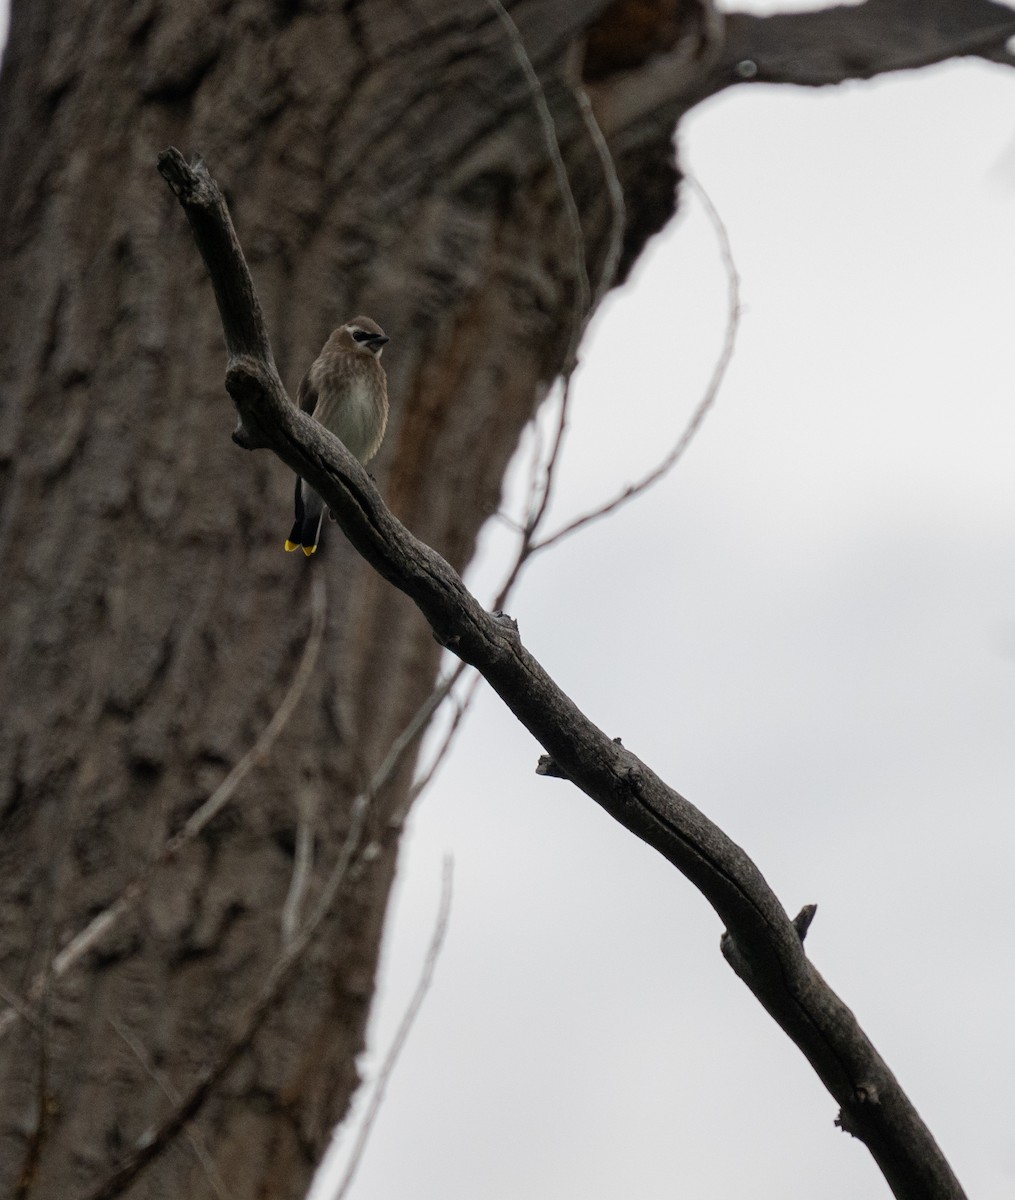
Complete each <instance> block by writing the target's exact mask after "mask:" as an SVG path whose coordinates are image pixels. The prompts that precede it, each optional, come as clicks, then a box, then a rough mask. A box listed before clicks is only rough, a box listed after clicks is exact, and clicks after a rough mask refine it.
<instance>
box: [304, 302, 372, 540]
mask: <svg viewBox="0 0 1015 1200" xmlns="http://www.w3.org/2000/svg"><path fill="white" fill-rule="evenodd" d="M389 340H390V339H389V338H387V337H386V336H385V334H384V330H383V329H382V328H381V327H380V325H378V324H377V322H376V321H371V320H370V318H369V317H354V318H353V319H352V320H351V321H348V322H346V324H345V325H342V326H340V327H339V328H338V329H336V330H335V332H334V333H333V334H332V335H331V337H329V338H328V340H327V341H326V342H325V343H324V349H323V350H322V351H321V353H320V354H319V355H318V356H317V358H315V359H314V361H313V364H312V365H311V367H310V370H309V371H308V372H307V373H306V375H305V376H304V377H303V382H302V383H301V384H300V387H299V391H298V392H297V393H296V402H297V403H298V404H299V406H300V408H302V409H303V411H304V412H306V413H309V414H310V415H311V416H312V417H314V419H315V420H317V421H320V423H321V424H322V425H323V426H324V428H325V429H328V430H330V431H331V432H332V433H333V434H334V435H335V436H336V437H337V438H338V439H339V440H340V441H341V442H343V443H344V444H345V448H346V449H347V450H348V451H349V453H350V454H352V455H353V456H354V457H355V458H358V459H359V461H360V462H361V463H365V462H369V460H370V459H371V458H373V456H374V455H375V454H376V453H377V450H378V448H379V447H380V444H381V440H382V439H383V437H384V429H385V427H386V425H387V423H388V381H387V378H386V377H385V374H384V368H383V367H382V366H381V363H380V358H381V351H382V350H383V349H384V347H385V346H386V345H387V344H388V341H389ZM323 518H324V501H323V500H322V499H321V497H320V496H318V494H317V493H316V492H315V491H314V489H313V488H312V487H310V485H309V484H308V483H305V482H304V480H302V479H300V478H299V476H297V477H296V520H295V522H294V523H293V527H292V532H291V533H290V534H289V536H288V537H287V538H286V541H285V548H286V550H302V551H303V553H304V554H306V555H308V556H309V555H311V554H313V553H314V551H315V550H316V549H317V543H318V540H319V539H320V536H321V521H322V520H323Z"/></svg>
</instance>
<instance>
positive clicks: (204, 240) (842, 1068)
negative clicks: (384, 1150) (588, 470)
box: [101, 150, 964, 1200]
mask: <svg viewBox="0 0 1015 1200" xmlns="http://www.w3.org/2000/svg"><path fill="white" fill-rule="evenodd" d="M159 167H160V170H161V172H162V173H163V175H164V176H165V177H166V179H167V180H168V181H169V182H170V184H171V186H172V187H173V190H174V191H175V192H176V194H177V197H178V198H179V200H180V203H181V204H182V205H183V207H184V209H185V211H186V212H187V214H188V217H189V219H190V221H191V226H192V228H194V229H195V230H200V236H199V237H198V239H197V240H198V246H199V249H200V250H201V252H202V254H203V255H204V257H205V262H206V263H207V265H208V267H209V270H210V271H211V273H212V276H213V278H214V277H215V275H216V274H217V273H218V272H220V271H222V272H224V273H225V275H226V277H227V278H233V279H236V278H241V279H246V280H247V282H248V284H249V274H248V272H247V269H246V264H245V263H244V262H243V259H242V255H241V254H240V251H239V246H238V243H237V239H236V235H235V233H234V231H233V228H232V223H231V220H230V218H229V214H228V210H227V208H226V205H225V201H224V199H223V197H222V195H221V192H220V191H219V190H218V188H217V187H216V185H215V183H214V182H213V180H212V179H211V176H210V175H209V174H208V172H207V170H206V169H205V168H204V167H203V166H202V165H201V164H197V165H196V166H188V165H187V163H186V161H185V159H184V158H183V156H182V155H181V154H180V153H179V151H177V150H167V151H165V152H163V154H161V155H160V157H159ZM216 293H217V295H219V297H220V303H221V302H222V301H221V297H222V296H223V295H233V294H235V295H237V296H238V297H239V299H238V302H239V303H247V295H248V293H247V289H245V288H239V289H236V290H234V291H230V290H228V289H226V288H224V287H220V286H218V285H217V289H216ZM257 317H258V313H257V310H256V309H253V308H250V309H249V311H247V312H245V313H244V314H243V315H242V316H232V315H227V317H226V320H225V321H224V327H225V330H226V340H227V345H228V347H229V351H230V361H229V365H228V368H227V371H226V387H227V388H228V390H229V392H230V395H231V396H232V398H233V400H234V402H235V404H236V406H237V409H238V411H239V414H240V422H241V427H242V431H243V435H244V436H243V437H242V444H244V445H248V446H251V445H252V446H264V447H269V448H270V449H272V450H273V451H274V452H275V454H276V455H277V456H278V457H279V458H280V459H281V460H282V461H283V462H285V463H286V465H287V466H289V467H291V468H292V469H293V470H295V471H296V472H297V473H298V474H300V475H301V476H303V478H305V479H306V480H307V482H308V483H309V484H310V485H311V486H312V487H313V488H314V489H315V490H316V491H317V492H318V493H319V494H320V495H321V496H322V497H323V498H324V500H325V502H326V503H327V504H328V505H329V506H330V508H331V509H332V511H333V512H334V513H335V515H336V518H337V520H338V523H339V525H340V526H341V528H342V529H343V531H344V532H345V534H346V536H347V537H348V538H349V540H350V542H351V543H352V545H353V546H354V548H355V549H356V550H358V551H359V553H360V554H361V555H362V556H363V557H364V558H366V559H367V561H368V562H370V563H371V564H372V565H373V566H374V568H375V569H376V570H377V571H378V572H379V573H380V574H381V575H383V576H384V578H385V579H387V580H389V582H391V583H393V584H394V585H395V586H396V587H398V588H399V589H400V590H401V591H403V592H404V593H405V594H406V595H407V596H409V597H410V598H411V599H412V600H413V601H414V603H415V604H416V605H417V607H418V608H419V610H420V611H421V613H422V614H423V616H424V617H425V618H426V619H427V621H428V622H429V623H430V626H431V628H432V629H433V631H434V633H435V635H436V636H437V638H438V640H439V641H440V642H441V643H442V644H443V645H445V646H448V647H449V648H451V649H452V650H453V651H454V653H455V654H457V655H458V656H459V657H460V658H461V659H463V660H464V661H466V662H468V663H470V664H472V665H473V666H475V667H476V668H477V669H478V670H479V671H480V672H481V673H482V674H483V676H484V677H485V678H486V680H487V681H488V682H489V683H490V685H491V686H492V687H493V689H494V690H495V691H496V692H497V694H498V695H499V696H500V697H501V699H502V700H503V701H504V702H505V704H506V705H507V706H508V707H509V708H510V710H511V711H512V712H513V713H514V714H515V716H516V717H517V718H518V719H519V721H521V722H522V724H523V725H524V726H525V727H526V728H527V729H528V730H529V731H530V732H531V733H532V735H533V736H534V737H535V738H536V740H537V741H538V742H539V743H540V744H541V745H542V746H543V747H544V749H545V750H546V752H547V753H548V754H549V755H550V756H551V757H552V758H553V760H554V762H555V763H556V764H557V765H558V767H559V768H560V769H561V770H562V771H563V772H564V773H565V775H566V776H567V778H568V779H570V780H571V781H572V782H573V783H574V784H575V785H576V786H577V787H579V788H581V790H582V791H584V792H585V793H586V794H587V795H588V796H589V797H591V798H592V799H593V800H595V801H596V803H598V804H599V805H601V806H602V807H603V808H604V809H605V811H606V812H608V813H609V814H610V815H611V816H613V817H614V818H615V820H617V821H618V822H619V823H620V824H622V825H623V826H624V827H625V828H626V829H628V830H630V832H632V833H634V834H635V835H636V836H637V837H639V838H641V839H642V840H644V841H645V842H646V843H648V844H649V845H651V846H653V847H654V848H655V849H656V850H658V851H659V852H660V853H661V854H662V855H663V856H664V857H665V858H666V859H667V860H668V861H669V862H671V863H672V864H673V865H674V866H676V867H677V868H678V870H680V871H681V872H682V873H683V874H684V875H685V876H686V877H687V878H688V879H689V880H690V881H691V882H692V883H694V885H695V886H696V887H697V888H698V889H699V890H700V891H701V892H702V894H703V895H704V896H705V897H706V899H707V900H708V901H709V903H710V904H711V905H712V906H713V908H714V909H715V910H716V912H717V913H718V914H719V916H720V918H721V919H722V921H723V922H724V924H725V926H726V932H725V936H724V939H723V951H724V954H725V957H726V958H727V961H729V962H730V963H731V965H732V966H733V967H734V969H735V970H736V972H737V974H738V975H739V976H740V977H741V978H742V979H743V980H744V982H745V983H747V985H748V987H749V988H750V989H751V990H752V991H753V992H754V994H755V995H756V996H757V997H758V999H759V1000H760V1002H761V1003H762V1004H763V1006H764V1007H765V1008H766V1010H767V1011H768V1012H769V1013H770V1014H771V1016H772V1017H773V1018H774V1019H775V1020H776V1021H777V1022H778V1023H779V1025H780V1026H781V1027H782V1028H783V1029H784V1030H785V1031H786V1033H787V1034H788V1035H789V1036H790V1037H791V1038H792V1039H793V1041H794V1042H795V1043H796V1045H797V1046H798V1047H799V1048H800V1050H801V1051H802V1052H803V1054H804V1055H805V1056H806V1058H807V1059H808V1061H809V1062H810V1063H811V1065H812V1066H813V1068H814V1070H815V1071H816V1073H817V1074H818V1076H819V1078H820V1079H821V1080H822V1082H823V1083H824V1085H825V1086H826V1088H827V1089H828V1091H829V1092H830V1093H831V1094H832V1095H833V1096H834V1097H835V1099H836V1100H837V1101H838V1103H839V1105H840V1106H841V1112H840V1122H841V1124H842V1125H843V1127H844V1128H847V1129H849V1131H850V1132H851V1133H853V1134H854V1135H855V1136H856V1137H858V1138H860V1139H861V1140H862V1141H863V1142H864V1143H865V1144H866V1145H867V1147H868V1149H869V1150H870V1152H871V1153H872V1155H873V1156H874V1158H875V1159H876V1161H877V1163H878V1165H879V1167H880V1168H881V1170H882V1172H883V1174H884V1176H885V1178H886V1180H887V1181H888V1183H889V1186H890V1187H891V1188H892V1190H893V1192H894V1193H895V1195H896V1196H897V1197H899V1198H900V1200H960V1198H961V1197H963V1195H964V1193H963V1191H962V1188H961V1186H960V1184H959V1182H958V1180H957V1179H956V1178H955V1175H954V1174H953V1172H952V1170H951V1168H950V1167H949V1165H948V1163H947V1161H946V1159H945V1158H944V1156H943V1154H942V1153H941V1150H940V1149H939V1147H938V1146H937V1144H936V1142H935V1141H934V1138H933V1137H932V1135H931V1133H930V1131H929V1130H928V1129H927V1127H926V1126H925V1125H924V1123H923V1121H922V1120H921V1119H920V1116H919V1114H918V1113H917V1112H916V1109H915V1108H914V1107H913V1105H912V1104H911V1102H910V1101H909V1099H908V1097H907V1096H906V1094H905V1092H904V1091H903V1090H902V1088H901V1087H900V1085H899V1083H898V1081H897V1080H896V1079H895V1077H894V1075H893V1074H892V1073H891V1071H890V1070H889V1068H888V1066H887V1064H886V1063H885V1062H884V1060H883V1059H882V1058H881V1056H880V1055H879V1054H878V1053H877V1051H876V1050H875V1049H874V1047H873V1045H872V1044H871V1042H870V1041H869V1039H868V1038H867V1037H866V1035H865V1034H864V1032H863V1030H862V1029H861V1028H860V1026H859V1024H858V1023H857V1021H856V1018H855V1017H854V1016H853V1014H852V1013H851V1012H850V1010H849V1009H848V1008H847V1007H846V1005H845V1004H844V1003H843V1002H842V1001H841V1000H840V999H839V997H838V996H837V995H836V994H835V992H833V991H832V989H831V988H830V987H829V986H828V985H827V984H826V983H825V981H824V980H823V978H822V977H821V975H820V974H819V973H818V971H817V970H816V969H815V968H814V967H813V966H812V965H811V963H810V962H809V960H808V958H807V956H806V954H805V953H804V948H803V943H802V942H801V938H800V934H799V931H798V929H797V928H796V926H794V924H793V921H792V920H791V919H790V917H789V915H788V914H787V913H786V911H785V909H784V908H783V907H782V905H781V904H780V903H779V900H778V898H777V897H776V896H775V894H774V893H773V892H772V890H771V888H770V887H769V886H768V884H767V883H766V881H765V879H764V877H763V876H762V875H761V872H760V871H759V870H758V868H757V866H755V864H754V863H753V862H752V861H751V859H750V858H749V857H748V856H747V854H745V852H744V851H743V850H742V849H741V848H740V847H739V846H738V845H736V843H735V842H733V841H732V840H731V839H730V838H728V837H727V836H726V835H725V834H724V833H723V832H722V830H721V829H719V828H718V826H716V825H715V824H714V823H713V822H711V821H710V820H709V819H708V818H707V817H706V816H705V815H704V814H703V813H701V812H700V811H699V810H698V809H696V808H695V807H694V806H693V805H692V804H690V803H689V802H688V801H687V800H686V799H684V797H683V796H681V795H680V794H679V793H677V792H676V791H674V790H673V789H672V788H671V787H669V786H668V785H667V784H665V783H664V782H663V781H662V780H661V779H660V778H659V776H658V775H656V774H655V772H654V771H652V769H651V768H650V767H648V766H647V765H646V764H645V763H643V762H642V761H641V760H640V759H639V758H637V756H635V755H634V754H632V753H631V752H630V751H629V750H627V749H626V748H625V747H624V746H622V745H620V744H619V743H616V742H614V741H613V740H611V739H610V738H609V737H608V736H607V735H606V734H605V733H603V731H602V730H600V729H598V728H597V727H596V726H595V725H594V724H593V723H592V722H591V721H590V720H589V719H588V718H587V717H586V716H585V715H584V714H583V713H582V712H581V711H580V710H579V709H578V708H577V706H576V705H575V704H574V703H573V702H572V701H571V700H570V699H569V698H568V697H567V696H566V695H565V694H564V692H563V691H562V690H561V689H560V688H559V687H558V686H557V684H556V683H554V681H553V680H552V679H551V678H550V677H549V675H547V673H546V672H545V671H544V670H543V668H542V667H541V666H540V664H539V663H538V662H537V661H536V660H535V658H533V656H532V655H531V654H529V652H528V651H527V650H526V649H525V647H524V645H523V644H522V642H521V639H520V637H519V635H518V629H517V625H516V624H515V622H514V621H512V620H510V619H509V618H504V617H503V616H494V615H491V614H489V613H487V612H485V611H484V610H483V608H482V607H481V606H480V604H479V603H478V601H477V600H476V599H475V598H474V597H473V596H472V595H471V593H470V592H469V591H468V590H467V589H466V587H465V585H464V584H463V583H462V580H461V578H460V577H459V576H458V575H457V573H456V572H455V571H454V570H452V568H451V567H450V566H449V565H448V563H447V562H445V560H444V559H442V558H441V557H440V556H439V555H438V554H436V553H435V552H434V551H433V550H431V549H430V548H429V547H428V546H426V545H424V544H423V543H422V542H420V541H419V540H418V539H417V538H415V537H413V535H412V534H411V533H409V531H408V530H407V529H406V528H405V527H404V526H403V525H402V524H401V523H400V522H399V521H397V520H396V519H395V518H394V517H393V516H392V514H391V513H390V512H389V510H388V509H387V508H386V507H385V505H384V504H383V502H382V500H381V498H380V495H379V493H378V492H377V489H376V488H375V487H374V485H373V483H372V481H371V480H370V478H369V476H368V475H367V473H366V472H365V471H364V470H363V468H362V467H361V466H360V464H359V463H358V462H357V461H356V460H355V459H354V458H353V457H352V456H351V455H350V454H349V452H348V451H347V450H346V449H345V447H344V446H343V445H342V443H341V442H339V441H338V439H337V438H335V437H334V436H332V435H331V434H330V433H328V432H327V431H326V430H325V429H323V427H322V426H320V425H319V424H318V423H317V422H315V421H313V420H312V419H311V418H309V417H307V416H306V414H304V413H302V412H300V411H298V410H297V409H296V408H295V407H294V406H293V404H292V402H291V401H290V400H289V398H288V396H287V395H286V393H285V390H284V388H283V387H282V385H281V382H280V380H279V378H278V374H277V372H276V371H275V368H274V365H273V363H272V361H271V358H270V356H258V355H257V354H256V353H253V352H252V351H253V350H256V348H257V346H259V345H263V344H266V342H267V335H266V333H265V331H264V329H263V326H261V327H258V322H257ZM300 944H301V939H300V938H298V939H297V941H296V942H295V943H294V950H295V948H296V947H298V946H300ZM290 953H292V951H290ZM282 961H283V962H284V961H285V960H282ZM185 1115H189V1113H188V1114H185ZM110 1194H112V1193H109V1192H102V1193H101V1195H103V1196H107V1195H110Z"/></svg>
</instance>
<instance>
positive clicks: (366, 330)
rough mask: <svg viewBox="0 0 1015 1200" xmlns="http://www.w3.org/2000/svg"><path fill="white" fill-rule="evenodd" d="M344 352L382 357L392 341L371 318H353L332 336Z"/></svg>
mask: <svg viewBox="0 0 1015 1200" xmlns="http://www.w3.org/2000/svg"><path fill="white" fill-rule="evenodd" d="M332 337H333V338H334V340H335V341H336V342H337V343H338V346H339V347H340V348H341V349H342V350H351V351H353V352H355V353H358V354H371V355H373V356H374V357H375V358H380V357H381V351H382V350H383V349H384V347H385V346H386V345H387V344H388V342H389V341H390V340H391V339H390V338H389V337H388V336H387V335H386V334H385V332H384V330H383V329H382V328H381V327H380V325H378V324H377V322H376V321H371V320H370V318H369V317H353V319H352V320H351V321H347V322H346V323H345V324H344V325H342V326H340V327H339V328H338V329H336V330H335V332H334V333H333V334H332Z"/></svg>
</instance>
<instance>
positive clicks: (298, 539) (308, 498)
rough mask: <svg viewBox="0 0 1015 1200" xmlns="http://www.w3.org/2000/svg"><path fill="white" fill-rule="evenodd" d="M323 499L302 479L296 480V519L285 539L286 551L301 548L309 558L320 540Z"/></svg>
mask: <svg viewBox="0 0 1015 1200" xmlns="http://www.w3.org/2000/svg"><path fill="white" fill-rule="evenodd" d="M323 520H324V501H323V500H322V499H321V497H320V496H318V494H317V493H316V492H315V491H313V490H312V489H311V488H309V487H307V486H306V485H305V484H304V483H303V480H302V479H299V478H297V480H296V520H295V521H294V522H293V527H292V529H291V530H290V531H289V536H288V537H287V538H286V540H285V548H286V550H287V551H293V550H302V551H303V553H304V554H305V555H306V556H307V557H308V558H309V557H310V555H311V554H313V553H314V552H315V551H316V550H317V543H318V542H319V541H320V540H321V522H322V521H323Z"/></svg>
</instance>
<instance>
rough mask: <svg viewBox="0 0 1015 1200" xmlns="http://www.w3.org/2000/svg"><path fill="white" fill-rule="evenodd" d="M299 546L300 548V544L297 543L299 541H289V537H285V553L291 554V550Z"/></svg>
mask: <svg viewBox="0 0 1015 1200" xmlns="http://www.w3.org/2000/svg"><path fill="white" fill-rule="evenodd" d="M299 548H300V544H299V542H290V541H289V539H288V538H286V540H285V552H286V554H292V552H293V551H294V550H298V549H299Z"/></svg>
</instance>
